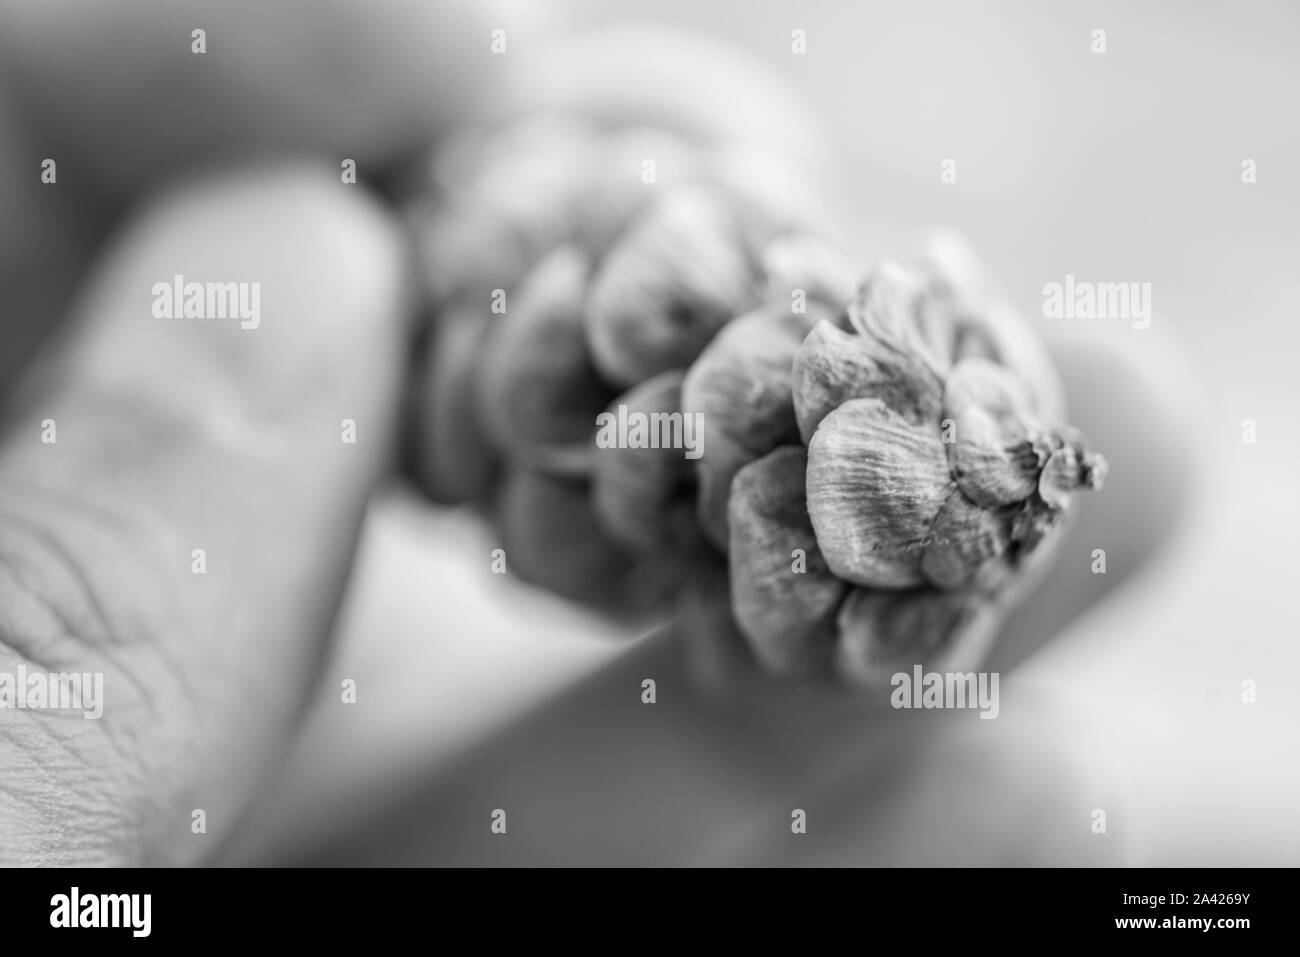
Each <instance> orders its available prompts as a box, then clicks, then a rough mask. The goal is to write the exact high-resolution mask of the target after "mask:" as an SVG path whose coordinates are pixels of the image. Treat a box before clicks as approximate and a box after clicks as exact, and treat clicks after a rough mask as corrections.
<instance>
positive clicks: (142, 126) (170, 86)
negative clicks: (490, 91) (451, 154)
mask: <svg viewBox="0 0 1300 957" xmlns="http://www.w3.org/2000/svg"><path fill="white" fill-rule="evenodd" d="M493 24H494V5H493V4H491V3H489V4H483V3H478V2H473V0H440V2H435V3H414V4H413V3H406V2H403V0H374V2H366V3H356V2H349V0H284V2H278V3H275V4H273V5H267V4H265V3H260V2H258V0H232V2H225V3H220V4H211V3H202V2H199V0H183V2H171V3H165V4H160V3H156V2H151V0H126V2H121V3H113V4H103V3H98V2H95V0H56V2H51V3H26V2H22V0H5V2H3V3H0V48H2V49H3V59H4V61H5V62H6V66H8V67H10V70H11V73H12V75H13V77H14V79H15V82H16V83H17V84H18V85H19V89H20V91H21V93H22V95H23V97H24V99H25V100H26V102H27V105H28V108H29V111H30V114H31V117H32V118H33V119H36V120H39V121H40V123H41V124H42V125H43V126H44V127H45V128H47V129H48V130H49V132H50V133H51V134H52V137H57V139H58V141H59V142H60V143H61V144H62V146H63V147H65V149H63V150H59V151H56V153H57V154H58V155H63V154H64V153H71V154H73V155H75V156H76V157H77V159H78V161H79V162H80V164H81V165H80V170H79V172H80V173H81V174H82V175H86V176H97V177H100V178H101V181H102V184H103V185H104V187H105V188H106V189H107V190H109V191H110V192H112V193H115V194H118V195H124V194H129V193H132V192H134V191H135V189H136V188H137V187H138V185H139V184H149V183H152V182H156V181H157V179H158V177H159V176H160V175H162V174H165V173H167V172H168V171H174V170H175V169H176V168H177V167H178V166H180V165H188V164H195V163H205V164H206V163H210V162H215V161H218V160H220V159H225V158H230V157H231V156H241V155H242V156H246V155H250V154H251V155H258V154H261V153H265V152H268V151H283V150H285V149H290V148H296V149H308V148H314V149H318V150H321V151H323V152H328V153H330V154H331V155H337V156H338V157H339V159H340V160H341V159H342V158H344V157H348V158H352V159H355V160H356V161H357V163H358V164H359V166H360V168H361V170H362V173H363V175H364V173H365V171H366V168H367V167H368V166H369V167H371V168H372V171H373V167H374V166H375V165H377V164H383V163H386V162H389V161H391V160H392V159H393V158H395V157H397V156H399V155H401V154H402V153H403V152H404V151H405V150H407V149H410V148H413V147H417V146H420V145H422V144H423V143H424V142H426V141H427V140H428V139H429V138H430V137H431V136H433V135H435V134H436V133H438V132H439V131H442V130H445V129H447V128H448V126H449V124H451V123H453V122H455V120H456V119H457V118H458V117H460V116H463V115H464V114H465V113H466V112H470V111H472V110H473V109H474V99H475V97H476V95H477V94H478V93H479V92H480V91H481V90H482V88H483V87H485V86H487V85H489V84H491V83H492V82H493V79H494V76H495V74H496V73H498V72H500V70H501V69H502V63H501V60H502V58H501V57H498V56H494V55H493V54H492V51H491V48H490V44H491V29H492V26H493ZM195 30H203V31H204V47H203V52H196V40H195V38H194V36H193V31H195ZM68 167H69V170H68V171H69V173H71V171H72V170H71V167H72V164H71V163H69V164H68Z"/></svg>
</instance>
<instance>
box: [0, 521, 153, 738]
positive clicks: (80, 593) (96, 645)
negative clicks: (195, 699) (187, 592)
mask: <svg viewBox="0 0 1300 957" xmlns="http://www.w3.org/2000/svg"><path fill="white" fill-rule="evenodd" d="M5 518H6V520H7V521H9V522H14V520H15V516H13V515H8V516H5ZM17 524H18V525H19V526H21V527H23V528H24V529H25V530H26V532H27V533H28V534H29V535H31V536H32V538H33V539H35V540H36V541H37V542H38V543H39V544H40V545H41V546H42V547H43V548H44V549H45V550H46V551H47V552H48V553H49V554H51V555H53V556H54V557H55V558H56V559H57V560H58V562H59V564H60V565H61V566H62V567H63V568H64V570H65V571H67V572H68V574H69V575H70V576H71V578H72V580H73V583H74V585H75V586H76V598H75V599H73V600H71V601H70V602H68V603H66V604H64V605H60V604H59V603H58V602H56V601H55V600H53V599H51V598H49V597H48V596H47V595H46V594H45V593H44V592H43V591H41V590H40V589H38V588H36V587H35V586H33V585H32V584H31V583H30V582H28V581H25V580H23V578H22V575H21V573H20V572H19V571H18V565H17V563H13V562H10V561H8V560H7V559H5V560H4V561H5V564H6V566H7V567H8V568H10V569H11V573H12V575H13V577H14V579H15V581H16V582H17V583H18V584H19V585H20V586H22V587H24V588H25V589H26V593H27V595H28V597H29V598H30V599H32V600H33V601H35V602H37V603H38V604H40V605H41V607H42V608H44V609H45V610H46V611H48V612H49V614H50V616H51V617H52V618H54V620H55V621H57V622H58V623H59V624H60V625H62V626H63V634H62V635H61V636H59V637H62V638H64V639H68V640H70V641H72V642H73V643H74V644H75V646H76V647H78V648H79V649H80V650H83V651H87V652H90V653H92V654H94V655H96V656H98V657H101V658H103V659H104V660H106V661H108V662H109V663H110V664H113V665H115V666H116V667H117V670H118V671H119V672H120V673H121V675H122V676H123V677H125V678H126V679H127V681H128V682H129V683H130V684H131V685H132V687H134V688H135V689H136V691H137V692H139V695H140V698H141V700H143V701H144V702H145V703H146V704H147V705H148V706H149V710H150V711H153V712H155V713H157V712H158V703H157V701H156V700H155V699H154V696H153V694H152V693H151V692H150V691H149V689H148V688H147V687H146V686H145V684H144V683H143V682H142V681H141V680H140V679H139V678H138V677H136V676H135V675H134V674H133V673H132V670H131V669H130V668H127V667H126V665H125V664H124V663H123V662H122V660H121V658H120V657H119V656H118V655H117V653H116V652H110V651H109V650H108V648H110V647H112V646H113V645H114V644H115V643H117V642H120V641H121V638H122V634H123V633H122V632H121V631H120V630H118V629H115V628H114V627H113V626H112V624H111V622H110V619H109V615H108V613H107V612H106V611H105V609H104V606H103V604H102V603H101V602H100V601H99V598H98V595H97V590H96V588H95V587H94V586H93V585H92V584H91V582H90V579H89V578H88V577H87V576H86V574H85V573H84V571H82V569H81V568H80V563H79V562H78V561H77V560H76V558H75V557H74V556H73V555H72V553H71V552H70V551H69V550H68V549H66V548H64V547H63V546H62V545H60V544H59V543H58V541H57V539H56V538H55V537H54V536H53V535H52V534H51V533H50V532H49V531H48V530H47V529H44V528H42V527H41V526H40V525H39V524H37V523H34V522H27V521H26V520H25V519H18V520H17ZM81 603H84V605H85V606H86V610H87V617H86V618H83V619H82V620H81V621H79V622H74V621H73V619H72V614H71V613H70V612H69V611H67V610H66V609H67V608H70V607H76V606H77V605H78V604H81ZM15 640H16V639H15ZM54 640H56V639H54V638H51V639H50V641H51V643H52V642H53V641H54ZM126 647H127V648H133V647H134V648H148V647H155V644H154V643H152V642H151V641H150V639H149V638H139V639H136V640H135V641H128V642H127V645H126ZM45 664H46V668H47V670H53V671H58V670H60V668H61V667H63V666H56V664H55V663H53V662H46V663H45ZM78 670H84V668H83V667H80V666H79V667H78Z"/></svg>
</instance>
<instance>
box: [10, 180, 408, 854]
mask: <svg viewBox="0 0 1300 957" xmlns="http://www.w3.org/2000/svg"><path fill="white" fill-rule="evenodd" d="M359 189H360V188H359V187H351V186H343V185H342V184H340V183H339V180H338V178H337V176H335V175H334V174H333V173H332V171H330V170H328V169H325V170H319V169H316V168H314V167H307V166H299V165H292V166H281V167H277V168H274V169H249V170H245V171H243V172H240V173H237V174H230V175H225V176H222V177H220V178H213V179H208V180H204V181H200V182H196V183H193V184H190V185H187V186H185V187H183V188H178V189H177V190H175V191H173V192H171V193H170V194H168V195H167V196H165V197H164V198H162V199H160V200H159V201H158V202H157V203H155V204H154V205H152V206H151V207H149V208H148V209H147V210H146V211H145V212H143V213H142V214H141V215H140V216H139V217H138V218H137V219H136V220H135V221H134V222H133V224H132V225H131V226H130V227H129V228H128V229H127V231H126V232H125V234H124V235H123V236H122V237H121V239H120V240H119V241H118V242H117V243H115V244H114V246H113V247H112V248H111V251H110V252H109V254H108V255H107V256H106V258H105V259H104V261H103V262H101V263H100V265H99V267H98V269H97V271H96V272H95V274H94V276H93V278H92V279H91V281H90V283H89V285H88V286H87V287H86V288H85V289H84V290H83V293H82V295H81V296H80V298H79V303H80V305H79V306H78V307H77V309H76V313H77V314H76V315H75V316H74V318H73V319H72V321H71V323H70V325H69V330H68V332H69V335H68V336H67V337H65V339H66V341H62V342H60V343H59V344H58V345H59V348H58V349H57V350H56V351H54V352H53V353H52V354H51V355H50V356H49V358H48V360H47V361H45V362H43V363H41V364H40V365H38V366H36V367H34V368H33V369H32V370H31V375H30V376H29V378H28V379H27V380H26V385H25V388H24V389H23V390H22V391H21V392H20V394H19V396H18V400H17V404H16V406H15V407H13V408H12V409H11V410H10V415H9V421H8V423H7V427H6V429H5V432H4V438H3V441H2V442H0V594H2V595H3V596H4V597H3V601H0V604H2V605H3V606H4V608H5V612H6V614H5V618H4V621H3V631H2V632H0V645H7V647H8V653H7V656H6V657H7V659H8V661H9V662H13V661H15V660H26V661H27V662H30V663H31V664H32V666H33V667H40V668H48V669H54V670H60V671H67V670H77V671H86V672H102V673H103V674H104V675H105V677H104V683H105V686H104V713H103V718H102V720H100V721H97V722H96V721H86V722H82V721H81V720H80V716H78V718H77V720H76V721H71V720H69V719H66V717H64V716H61V715H60V714H58V713H56V712H48V711H46V712H35V711H31V712H0V715H3V717H4V718H5V720H4V721H0V755H3V757H2V758H0V760H2V761H3V763H4V769H3V773H0V802H3V801H4V797H5V796H7V797H8V798H9V800H10V802H11V804H14V805H16V806H15V807H11V808H8V810H11V811H13V812H14V813H16V814H21V816H22V817H21V820H22V821H23V825H22V827H23V831H24V835H25V837H26V841H24V842H19V843H18V844H17V845H12V844H11V845H8V846H6V847H5V851H6V852H8V853H9V854H11V855H13V854H21V853H22V851H23V849H26V852H27V854H28V855H29V856H30V857H31V858H39V859H42V860H59V861H73V860H75V861H76V862H78V863H103V862H140V861H168V860H193V859H195V858H198V857H200V856H202V855H204V854H205V853H209V852H210V851H211V850H212V849H213V844H212V843H204V842H205V841H207V842H214V841H216V840H217V839H218V838H219V835H220V834H221V833H222V832H224V831H225V830H226V829H227V828H228V827H229V825H230V823H231V821H232V819H233V818H234V816H235V815H236V813H237V811H238V809H239V807H240V805H241V803H242V800H243V799H244V797H245V796H246V795H247V792H248V791H249V790H250V789H251V788H252V787H254V785H255V783H256V782H257V781H258V779H259V775H260V774H261V773H263V772H264V770H265V768H266V764H267V762H268V761H269V760H272V759H273V757H274V756H275V754H276V752H277V750H278V748H279V747H280V745H281V744H282V739H283V736H284V732H285V730H286V728H287V726H288V724H289V723H290V721H291V720H292V718H293V717H294V715H295V714H296V712H297V710H298V708H299V707H300V703H301V700H300V699H301V696H302V694H303V693H304V692H305V691H306V690H307V689H308V688H309V687H310V685H311V681H312V677H313V668H314V662H315V659H316V656H317V653H318V651H319V649H320V647H321V643H322V639H323V637H324V635H325V634H326V633H327V631H328V628H329V624H330V621H331V619H332V616H333V614H334V611H335V608H336V605H337V602H338V598H339V594H340V592H341V589H342V586H343V583H344V580H345V578H346V575H347V571H348V567H349V562H350V553H351V547H352V543H353V541H354V538H355V535H356V533H357V529H358V526H359V523H360V521H361V518H362V513H363V509H364V504H365V501H366V498H367V495H368V492H369V490H370V488H371V486H372V484H373V482H374V480H375V478H376V476H377V475H378V474H379V472H380V471H381V470H382V468H383V467H384V464H385V460H386V458H387V454H388V450H389V435H388V433H389V423H390V422H391V420H392V418H393V414H394V406H395V403H396V395H397V393H398V387H399V384H400V378H401V373H402V369H403V357H404V352H405V338H406V336H405V331H406V330H405V328H404V321H403V319H404V315H405V311H406V310H405V308H404V307H405V295H404V292H405V290H404V275H403V269H402V263H403V258H402V254H401V250H402V246H401V245H400V240H399V235H398V232H397V231H396V230H395V229H394V227H393V226H392V225H391V224H390V222H389V220H388V219H387V218H386V217H385V216H384V215H383V214H382V213H381V212H380V211H379V209H378V207H377V206H376V205H375V204H373V203H372V202H371V201H369V200H367V199H366V198H364V195H363V194H362V193H361V192H359ZM177 276H181V277H184V281H186V282H190V281H193V282H199V283H209V282H210V283H226V282H229V283H235V284H245V287H244V292H243V293H242V294H243V295H244V296H245V298H242V299H240V300H239V302H240V314H239V317H238V318H235V319H231V318H202V319H199V318H184V308H183V306H182V305H179V304H173V305H172V306H169V307H166V308H161V309H160V308H159V303H160V296H161V294H160V293H159V289H160V288H162V287H163V286H166V285H168V284H171V283H173V282H174V281H175V277H177ZM253 284H257V286H256V289H257V292H256V293H254V292H253ZM254 297H256V298H254ZM229 302H233V300H232V301H229ZM253 303H257V305H256V306H253V308H251V309H244V307H245V306H250V305H252V304H253ZM203 308H204V309H209V308H212V307H209V306H206V305H205V306H204V307H203ZM177 310H180V311H177ZM214 311H215V310H214ZM159 312H161V313H164V314H165V315H164V316H162V317H160V316H159V315H158V313H159ZM344 420H348V421H349V422H355V437H356V438H355V444H347V442H346V436H347V432H345V431H344V429H343V423H344ZM0 670H4V669H3V668H0ZM74 736H75V737H74ZM60 740H66V741H71V742H72V744H71V745H70V746H71V747H72V749H73V760H72V761H70V762H66V763H65V764H63V765H62V766H60V765H59V764H58V763H52V762H50V761H48V759H46V758H42V756H41V755H42V754H43V753H48V751H49V749H50V748H51V747H52V744H51V742H53V741H60ZM16 793H17V794H20V795H21V797H22V799H21V800H20V799H19V798H17V797H15V796H14V795H15V794H16ZM194 809H203V810H204V811H205V814H206V818H207V822H208V832H207V835H206V836H205V837H202V838H200V837H198V836H196V835H194V834H192V832H191V828H190V815H191V812H192V811H193V810H194ZM3 810H5V809H0V816H3ZM69 828H79V829H77V830H76V831H75V832H76V833H78V834H80V835H82V839H81V840H79V841H76V842H62V841H61V840H60V839H58V836H59V835H60V834H63V835H64V836H65V837H66V835H67V834H68V833H70V831H69Z"/></svg>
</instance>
